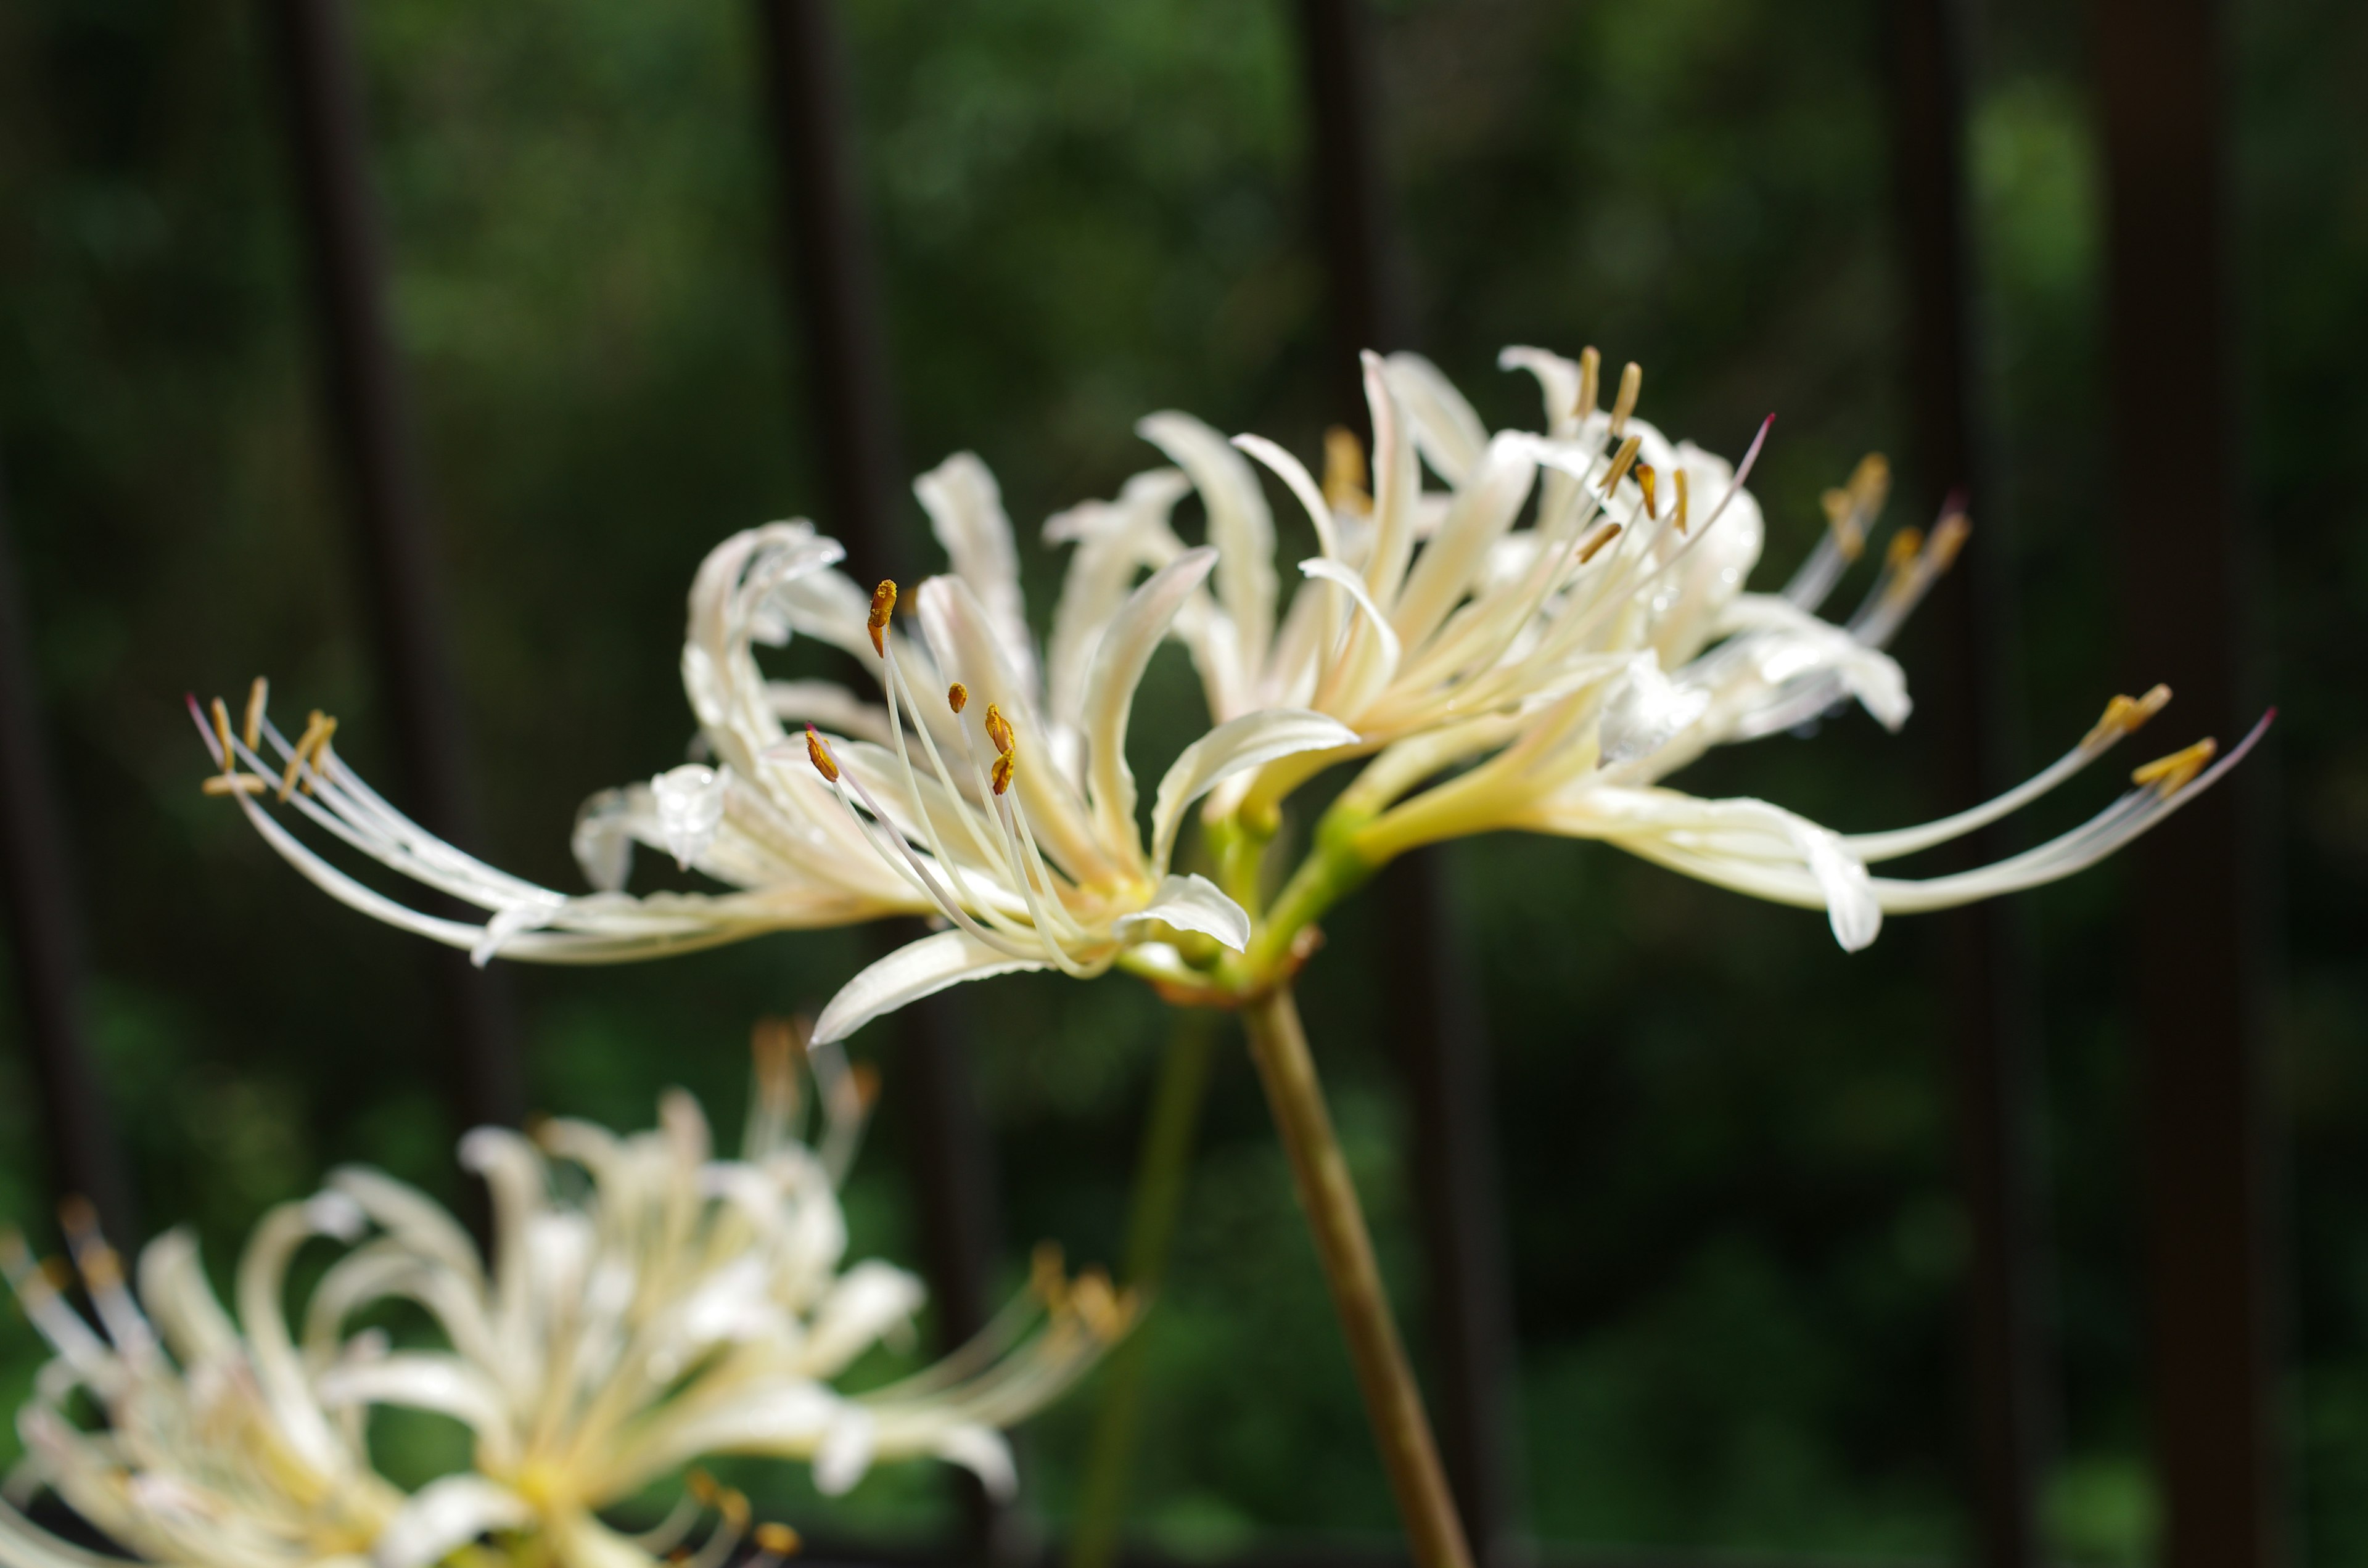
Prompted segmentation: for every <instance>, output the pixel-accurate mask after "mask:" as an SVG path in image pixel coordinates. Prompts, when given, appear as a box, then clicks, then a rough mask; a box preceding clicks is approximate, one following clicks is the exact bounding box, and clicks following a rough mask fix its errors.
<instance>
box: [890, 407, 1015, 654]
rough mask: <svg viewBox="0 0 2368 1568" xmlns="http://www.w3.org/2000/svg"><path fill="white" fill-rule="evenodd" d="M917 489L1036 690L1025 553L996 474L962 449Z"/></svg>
mask: <svg viewBox="0 0 2368 1568" xmlns="http://www.w3.org/2000/svg"><path fill="white" fill-rule="evenodd" d="M913 494H915V495H916V496H918V497H919V498H920V502H921V507H922V509H923V510H924V511H926V512H928V514H929V527H930V528H931V529H932V530H933V531H934V532H935V533H936V534H937V536H938V542H939V544H940V545H942V546H944V547H945V551H946V559H947V560H948V561H949V562H952V564H953V569H954V575H955V576H957V577H960V578H961V579H962V581H963V582H965V583H967V584H969V585H970V588H971V592H973V593H974V594H976V595H977V596H978V602H979V604H980V605H981V606H982V607H984V608H985V610H986V617H987V620H988V622H989V624H991V625H992V626H993V627H994V629H995V639H996V642H997V643H998V644H1000V645H1001V647H1002V649H1003V656H1004V657H1005V658H1007V659H1008V660H1009V661H1011V667H1012V670H1013V671H1014V672H1015V673H1016V674H1018V676H1019V678H1020V681H1021V684H1022V685H1024V686H1025V687H1027V688H1028V690H1029V693H1030V696H1035V695H1036V694H1037V691H1038V687H1037V678H1036V646H1035V644H1034V642H1031V641H1030V638H1029V635H1028V609H1027V606H1026V604H1025V603H1024V602H1023V601H1022V599H1021V597H1020V594H1019V553H1018V551H1015V550H1014V549H1013V548H1012V542H1011V519H1010V518H1009V517H1007V516H1006V515H1005V513H1004V510H1003V492H1002V490H1001V488H1000V487H999V486H997V485H996V483H995V475H994V474H993V473H992V472H989V471H988V469H987V466H986V464H985V463H984V462H982V461H980V460H979V459H978V457H977V455H976V454H974V453H972V452H956V453H955V454H954V455H953V456H951V457H950V458H948V459H947V460H945V461H943V462H941V463H939V465H938V466H937V467H935V468H933V469H931V470H930V471H929V472H927V473H925V474H923V475H921V477H920V478H918V479H916V480H915V481H914V482H913Z"/></svg>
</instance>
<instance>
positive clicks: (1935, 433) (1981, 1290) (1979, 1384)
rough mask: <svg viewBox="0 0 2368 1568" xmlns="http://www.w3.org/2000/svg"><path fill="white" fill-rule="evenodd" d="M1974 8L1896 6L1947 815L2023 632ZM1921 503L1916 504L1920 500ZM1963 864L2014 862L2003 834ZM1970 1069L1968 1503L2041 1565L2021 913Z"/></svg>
mask: <svg viewBox="0 0 2368 1568" xmlns="http://www.w3.org/2000/svg"><path fill="white" fill-rule="evenodd" d="M1969 8H1970V7H1969V3H1968V0H1900V3H1899V4H1897V5H1896V6H1893V7H1891V13H1890V24H1891V40H1890V41H1891V59H1890V65H1891V76H1892V92H1893V96H1894V102H1895V105H1896V117H1895V125H1894V150H1895V163H1896V177H1897V184H1898V193H1899V194H1898V202H1899V218H1900V227H1901V240H1902V243H1903V251H1904V259H1905V260H1906V262H1907V285H1908V288H1907V304H1908V319H1907V370H1908V375H1907V382H1908V391H1909V396H1910V400H1911V413H1912V415H1913V424H1914V428H1913V435H1914V437H1915V442H1914V454H1913V455H1914V457H1915V462H1914V463H1913V465H1912V469H1911V472H1913V474H1914V475H1915V477H1916V478H1917V480H1918V481H1919V482H1920V483H1918V485H1916V487H1915V489H1914V490H1912V491H1911V493H1910V494H1909V496H1908V498H1907V499H1908V501H1909V504H1910V505H1911V506H1914V507H1915V508H1916V509H1917V510H1918V512H1920V513H1921V514H1922V515H1923V516H1925V517H1931V516H1934V515H1936V514H1937V512H1938V511H1939V509H1940V507H1941V505H1942V502H1943V498H1944V497H1945V496H1947V495H1948V494H1950V493H1951V492H1963V493H1964V494H1965V495H1966V497H1967V499H1968V500H1969V502H1970V504H1971V506H1972V511H1973V517H1974V518H1975V527H1976V532H1975V549H1974V550H1973V551H1970V552H1968V556H1967V559H1965V560H1964V562H1961V563H1960V564H1959V567H1958V569H1957V571H1956V572H1954V573H1952V574H1951V575H1950V576H1949V577H1948V578H1946V579H1944V581H1943V582H1942V584H1941V587H1940V589H1939V591H1938V592H1936V593H1935V594H1934V595H1933V603H1932V604H1931V606H1930V608H1929V609H1928V610H1927V612H1926V613H1927V615H1928V617H1929V621H1928V624H1929V626H1930V635H1931V640H1932V642H1933V644H1934V649H1933V651H1934V653H1936V654H1937V655H1938V657H1937V659H1936V660H1935V668H1934V672H1933V673H1934V675H1935V676H1936V679H1935V680H1934V682H1933V687H1934V693H1933V695H1934V698H1935V699H1936V700H1935V701H1934V702H1933V704H1932V711H1933V712H1934V713H1936V714H1937V715H1938V716H1939V721H1940V724H1941V737H1940V738H1941V746H1940V752H1941V755H1940V756H1939V758H1938V761H1939V768H1938V773H1939V779H1938V783H1939V785H1940V789H1941V793H1942V795H1943V797H1944V799H1943V800H1942V801H1941V802H1939V803H1940V805H1941V809H1942V810H1944V811H1956V810H1959V809H1961V808H1963V807H1965V806H1969V805H1972V804H1974V803H1975V801H1980V800H1983V799H1986V798H1987V797H1988V796H1989V795H1991V794H1994V793H1996V792H1997V791H1998V790H2000V789H2002V788H2004V787H2005V786H2006V784H2007V783H2008V779H2007V778H2006V777H2005V776H2006V774H2007V773H2008V772H2009V763H2010V760H2011V759H2010V758H2009V756H2008V755H2007V754H2008V753H2009V749H2010V741H2009V737H2008V735H2007V733H2006V731H2007V729H2008V725H2007V722H2006V721H2005V719H2004V715H2005V713H2006V712H2007V711H2008V710H2009V706H2010V704H2009V700H2008V692H2007V689H2006V687H2007V685H2008V670H2007V654H2008V645H2009V638H2010V628H2011V622H2012V613H2013V612H2012V607H2011V602H2010V597H2009V596H2010V585H2009V572H2010V569H2011V562H2010V560H2009V549H2008V545H2009V540H2008V539H2007V538H2006V536H2005V532H2004V530H2003V529H2002V528H2001V527H2000V526H1999V524H2000V522H2001V520H2002V518H2001V510H2000V504H2001V498H2000V497H1999V496H1998V494H1996V492H1995V491H1994V490H1993V489H1992V488H1991V487H1990V486H1989V484H1988V483H1986V482H1987V479H1988V477H1989V475H1988V472H1987V467H1986V465H1985V463H1984V461H1983V448H1984V443H1983V441H1982V440H1981V438H1980V430H1979V417H1978V414H1977V410H1978V407H1979V403H1980V397H1979V392H1978V386H1979V382H1978V379H1977V356H1976V354H1975V348H1974V343H1975V333H1974V319H1975V308H1974V298H1975V294H1974V282H1973V276H1972V273H1973V267H1972V257H1971V251H1970V247H1969V244H1968V240H1967V232H1966V225H1967V214H1966V211H1965V175H1964V171H1965V105H1966V97H1965V95H1966V74H1967V54H1966V51H1967V45H1968V41H1969V40H1968V37H1967V34H1968V30H1969V27H1970V23H1971V19H1972V18H1971V17H1970V16H1969V15H1968V11H1969ZM1917 492H1920V494H1918V493H1917ZM1972 850H1973V852H1972V854H1971V855H1969V856H1967V857H1965V858H1966V859H1973V858H1979V859H1984V860H1987V859H1993V858H1998V857H1999V856H2001V855H2003V854H2006V853H2009V847H2008V846H2005V845H2003V844H2001V843H2000V842H1998V835H1997V834H1996V833H1991V834H1986V835H1978V836H1977V839H1976V842H1975V845H1974V846H1972ZM1940 937H1941V943H1942V945H1943V946H1944V948H1945V949H1947V951H1946V974H1947V994H1948V998H1949V1014H1950V1017H1951V1020H1952V1028H1951V1034H1952V1040H1951V1041H1950V1044H1951V1046H1952V1053H1953V1056H1954V1059H1955V1060H1954V1067H1955V1072H1954V1078H1955V1083H1954V1089H1955V1096H1954V1097H1955V1102H1956V1107H1955V1109H1956V1115H1955V1119H1956V1128H1957V1165H1958V1184H1959V1189H1960V1191H1961V1193H1962V1195H1963V1198H1964V1205H1965V1210H1966V1213H1967V1217H1968V1219H1969V1221H1970V1222H1971V1224H1970V1229H1971V1233H1972V1240H1973V1249H1972V1257H1971V1260H1970V1267H1969V1269H1968V1271H1967V1278H1966V1280H1965V1286H1964V1336H1965V1337H1964V1390H1965V1398H1966V1412H1967V1415H1968V1418H1969V1429H1968V1432H1967V1437H1968V1443H1967V1461H1968V1464H1967V1482H1968V1492H1969V1497H1968V1501H1969V1503H1970V1505H1971V1512H1972V1515H1973V1524H1974V1538H1975V1543H1976V1546H1977V1550H1978V1552H1979V1557H1978V1561H1979V1562H1981V1563H1983V1564H1985V1565H1986V1568H2031V1565H2032V1563H2034V1562H2036V1561H2037V1553H2038V1549H2039V1543H2038V1536H2037V1510H2036V1506H2035V1503H2036V1496H2037V1488H2038V1482H2039V1477H2040V1473H2041V1469H2042V1466H2043V1464H2044V1457H2045V1450H2046V1448H2047V1444H2048V1440H2049V1431H2050V1428H2051V1427H2052V1426H2053V1421H2052V1414H2053V1412H2052V1407H2051V1403H2050V1398H2049V1394H2048V1389H2049V1386H2050V1382H2051V1380H2050V1378H2049V1377H2048V1375H2047V1357H2046V1354H2045V1335H2044V1332H2043V1331H2042V1328H2041V1324H2042V1322H2043V1320H2044V1312H2043V1310H2042V1306H2041V1302H2042V1301H2043V1300H2044V1290H2043V1285H2044V1278H2045V1272H2044V1266H2043V1264H2042V1263H2041V1250H2040V1248H2039V1247H2038V1246H2037V1245H2036V1244H2035V1241H2036V1235H2037V1233H2038V1231H2039V1229H2040V1226H2039V1224H2038V1222H2037V1221H2036V1216H2037V1215H2038V1213H2039V1212H2040V1205H2039V1202H2038V1195H2037V1192H2036V1190H2035V1188H2036V1182H2037V1164H2036V1161H2035V1159H2034V1151H2033V1149H2032V1140H2031V1121H2032V1106H2033V1101H2034V1088H2035V1085H2034V1081H2033V1076H2032V1066H2033V1061H2034V1051H2035V1047H2036V1039H2035V1026H2036V1023H2037V1019H2036V1017H2034V1014H2033V1009H2032V1006H2031V1003H2030V993H2029V989H2028V971H2027V968H2026V966H2025V963H2024V961H2023V958H2024V944H2023V941H2022V939H2021V929H2020V926H2019V921H2018V910H2017V907H2016V905H2015V904H2013V903H2010V902H1997V903H1986V904H1980V905H1976V906H1975V907H1974V908H1971V909H1965V910H1960V911H1956V912H1954V913H1952V914H1951V915H1946V916H1944V917H1942V921H1941V930H1940Z"/></svg>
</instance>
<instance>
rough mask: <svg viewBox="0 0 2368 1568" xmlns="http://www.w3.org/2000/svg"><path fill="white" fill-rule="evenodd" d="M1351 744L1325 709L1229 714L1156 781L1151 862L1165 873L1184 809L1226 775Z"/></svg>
mask: <svg viewBox="0 0 2368 1568" xmlns="http://www.w3.org/2000/svg"><path fill="white" fill-rule="evenodd" d="M1355 744H1357V732H1356V731H1354V730H1352V729H1350V728H1349V726H1348V725H1346V724H1343V723H1342V722H1340V721H1339V720H1338V719H1335V718H1333V717H1332V716H1330V715H1329V714H1326V713H1315V712H1311V711H1309V710H1306V709H1304V708H1269V709H1265V710H1261V711H1259V712H1257V713H1245V714H1243V715H1242V716H1241V717H1240V718H1238V719H1229V720H1227V721H1226V722H1224V723H1222V724H1220V725H1218V726H1217V727H1216V728H1215V729H1213V730H1212V731H1210V732H1209V733H1207V734H1205V735H1202V736H1201V738H1200V739H1199V740H1197V741H1194V742H1193V743H1192V744H1190V745H1189V746H1186V747H1185V748H1184V750H1183V753H1182V755H1180V756H1178V757H1177V759H1176V760H1175V762H1174V763H1173V764H1171V765H1170V766H1169V767H1168V769H1167V776H1166V777H1165V778H1161V779H1160V780H1159V793H1158V794H1157V795H1156V797H1155V798H1154V799H1153V801H1152V806H1151V864H1152V867H1153V869H1156V870H1159V871H1162V872H1165V871H1166V870H1167V862H1168V858H1169V857H1170V856H1171V855H1173V854H1174V853H1175V850H1176V835H1177V832H1178V829H1179V828H1181V827H1182V825H1183V823H1184V809H1185V808H1186V807H1187V806H1190V804H1191V803H1192V802H1193V801H1197V800H1199V799H1200V798H1201V796H1202V795H1204V794H1206V793H1208V791H1209V790H1212V789H1213V788H1215V787H1216V785H1217V784H1219V783H1220V782H1222V781H1223V780H1224V779H1225V778H1228V777H1230V776H1231V775H1233V774H1235V773H1239V772H1240V771H1241V770H1242V769H1244V768H1246V767H1261V766H1263V765H1264V764H1266V763H1269V762H1272V761H1273V760H1274V759H1275V758H1277V757H1279V756H1291V755H1292V753H1294V752H1303V751H1325V750H1329V749H1330V748H1332V747H1335V746H1349V745H1355Z"/></svg>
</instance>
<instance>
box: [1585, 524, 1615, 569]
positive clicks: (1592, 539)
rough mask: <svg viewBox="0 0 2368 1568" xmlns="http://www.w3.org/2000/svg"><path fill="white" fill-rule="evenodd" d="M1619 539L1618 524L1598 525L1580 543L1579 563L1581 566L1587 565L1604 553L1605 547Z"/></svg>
mask: <svg viewBox="0 0 2368 1568" xmlns="http://www.w3.org/2000/svg"><path fill="white" fill-rule="evenodd" d="M1619 537H1620V525H1619V524H1618V523H1598V524H1597V525H1596V526H1595V527H1594V528H1593V529H1591V530H1590V531H1589V532H1588V536H1587V537H1586V538H1585V539H1583V540H1579V541H1578V563H1579V564H1580V565H1581V566H1584V565H1586V564H1587V563H1588V562H1590V561H1592V560H1594V559H1595V558H1596V557H1597V556H1598V555H1600V554H1601V553H1602V551H1603V547H1604V546H1605V545H1607V544H1610V543H1611V541H1612V540H1615V539H1618V538H1619Z"/></svg>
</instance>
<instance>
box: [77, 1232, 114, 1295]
mask: <svg viewBox="0 0 2368 1568" xmlns="http://www.w3.org/2000/svg"><path fill="white" fill-rule="evenodd" d="M81 1263H82V1277H83V1279H84V1281H85V1283H87V1284H88V1285H89V1286H90V1288H91V1289H92V1290H114V1289H115V1288H116V1287H117V1286H118V1285H120V1284H122V1283H123V1259H122V1258H121V1256H119V1255H118V1254H117V1252H116V1250H115V1249H114V1248H113V1247H111V1246H108V1244H106V1243H104V1242H101V1243H100V1244H97V1246H94V1247H91V1248H89V1249H88V1250H86V1251H85V1252H84V1254H83V1255H82V1257H81Z"/></svg>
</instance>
